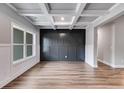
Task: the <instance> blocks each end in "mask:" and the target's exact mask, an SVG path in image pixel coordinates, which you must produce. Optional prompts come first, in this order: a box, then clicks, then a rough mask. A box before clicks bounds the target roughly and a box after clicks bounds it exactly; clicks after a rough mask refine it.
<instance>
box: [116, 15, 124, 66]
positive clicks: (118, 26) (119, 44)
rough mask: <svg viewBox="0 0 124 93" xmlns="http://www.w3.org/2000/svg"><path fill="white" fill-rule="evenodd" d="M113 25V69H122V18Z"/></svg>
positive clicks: (123, 43) (123, 42) (123, 62)
mask: <svg viewBox="0 0 124 93" xmlns="http://www.w3.org/2000/svg"><path fill="white" fill-rule="evenodd" d="M114 23H115V44H114V45H115V58H114V61H115V62H114V63H115V64H114V65H115V67H124V16H121V17H119V18H117V19H116V20H114Z"/></svg>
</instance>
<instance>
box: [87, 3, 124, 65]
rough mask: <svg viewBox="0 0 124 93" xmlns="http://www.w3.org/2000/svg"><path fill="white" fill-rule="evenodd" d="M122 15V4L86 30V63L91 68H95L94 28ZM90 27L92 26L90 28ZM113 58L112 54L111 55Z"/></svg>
mask: <svg viewBox="0 0 124 93" xmlns="http://www.w3.org/2000/svg"><path fill="white" fill-rule="evenodd" d="M123 13H124V4H122V3H121V4H116V6H114V7H113V8H112V9H111V11H109V13H107V14H105V15H103V16H101V17H99V18H98V19H97V20H95V21H94V22H92V23H91V24H90V26H88V27H87V29H86V36H87V37H86V56H85V61H86V63H88V64H90V65H91V66H92V67H97V60H96V59H97V31H96V28H97V27H98V26H100V25H103V24H105V23H108V22H110V21H112V20H114V19H116V18H117V17H119V16H120V15H122V14H123ZM91 25H92V26H91ZM112 56H113V57H114V54H112Z"/></svg>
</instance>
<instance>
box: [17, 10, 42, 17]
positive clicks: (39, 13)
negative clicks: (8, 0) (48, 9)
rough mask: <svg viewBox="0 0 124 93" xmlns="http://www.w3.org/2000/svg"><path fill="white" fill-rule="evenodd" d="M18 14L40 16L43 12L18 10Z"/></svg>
mask: <svg viewBox="0 0 124 93" xmlns="http://www.w3.org/2000/svg"><path fill="white" fill-rule="evenodd" d="M18 13H19V14H20V15H22V16H40V15H42V12H41V10H18Z"/></svg>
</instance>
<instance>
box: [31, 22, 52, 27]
mask: <svg viewBox="0 0 124 93" xmlns="http://www.w3.org/2000/svg"><path fill="white" fill-rule="evenodd" d="M33 24H34V25H41V26H50V25H51V24H50V23H49V22H33Z"/></svg>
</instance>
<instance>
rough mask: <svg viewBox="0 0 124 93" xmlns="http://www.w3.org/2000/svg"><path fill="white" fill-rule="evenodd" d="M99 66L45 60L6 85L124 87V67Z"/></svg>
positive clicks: (9, 87)
mask: <svg viewBox="0 0 124 93" xmlns="http://www.w3.org/2000/svg"><path fill="white" fill-rule="evenodd" d="M98 65H99V67H98V68H92V67H90V66H89V65H87V64H86V63H83V62H66V61H63V62H56V61H55V62H41V63H39V64H37V65H36V66H34V67H33V68H31V69H30V70H28V71H27V72H25V73H24V74H23V75H21V76H19V77H18V78H17V79H15V80H14V81H12V82H11V83H9V84H8V85H6V86H5V87H3V88H4V89H15V88H16V89H27V88H29V89H31V88H36V89H43V88H45V89H49V88H50V89H51V88H52V89H57V88H61V89H69V88H80V89H82V88H83V89H84V88H124V69H113V68H111V67H109V66H107V65H104V64H102V63H100V62H99V64H98Z"/></svg>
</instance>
